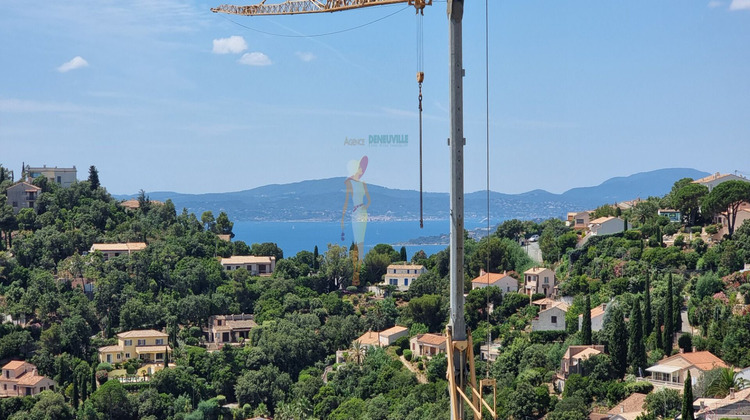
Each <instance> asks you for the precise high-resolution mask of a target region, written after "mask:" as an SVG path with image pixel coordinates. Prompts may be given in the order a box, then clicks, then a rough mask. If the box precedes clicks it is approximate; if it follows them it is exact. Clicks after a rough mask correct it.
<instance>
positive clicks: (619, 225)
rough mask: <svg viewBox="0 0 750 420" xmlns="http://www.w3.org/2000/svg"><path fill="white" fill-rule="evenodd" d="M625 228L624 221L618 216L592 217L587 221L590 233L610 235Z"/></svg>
mask: <svg viewBox="0 0 750 420" xmlns="http://www.w3.org/2000/svg"><path fill="white" fill-rule="evenodd" d="M624 230H625V221H624V220H622V219H620V218H619V217H614V216H609V217H600V218H598V219H594V220H592V221H591V222H590V223H589V231H590V232H591V233H590V234H591V235H612V234H613V233H620V232H622V231H624Z"/></svg>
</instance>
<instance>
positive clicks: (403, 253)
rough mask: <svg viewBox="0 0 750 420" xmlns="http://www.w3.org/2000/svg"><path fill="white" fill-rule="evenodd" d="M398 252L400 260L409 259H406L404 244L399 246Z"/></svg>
mask: <svg viewBox="0 0 750 420" xmlns="http://www.w3.org/2000/svg"><path fill="white" fill-rule="evenodd" d="M399 254H400V257H401V261H409V260H407V259H406V258H407V255H406V247H405V246H402V247H401V251H400V252H399Z"/></svg>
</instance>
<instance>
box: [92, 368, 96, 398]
mask: <svg viewBox="0 0 750 420" xmlns="http://www.w3.org/2000/svg"><path fill="white" fill-rule="evenodd" d="M94 391H96V362H94V364H92V365H91V393H92V394H93V393H94Z"/></svg>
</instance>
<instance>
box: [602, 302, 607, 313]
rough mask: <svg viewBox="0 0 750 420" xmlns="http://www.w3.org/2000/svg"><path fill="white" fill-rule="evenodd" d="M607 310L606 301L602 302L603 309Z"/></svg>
mask: <svg viewBox="0 0 750 420" xmlns="http://www.w3.org/2000/svg"><path fill="white" fill-rule="evenodd" d="M606 310H607V304H606V303H602V311H606Z"/></svg>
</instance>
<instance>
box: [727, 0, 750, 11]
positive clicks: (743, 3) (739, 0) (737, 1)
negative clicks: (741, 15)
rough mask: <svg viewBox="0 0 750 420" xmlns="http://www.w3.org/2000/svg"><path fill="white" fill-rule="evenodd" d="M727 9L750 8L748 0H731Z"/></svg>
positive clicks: (749, 0)
mask: <svg viewBox="0 0 750 420" xmlns="http://www.w3.org/2000/svg"><path fill="white" fill-rule="evenodd" d="M729 10H750V0H732V4H730V5H729Z"/></svg>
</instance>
